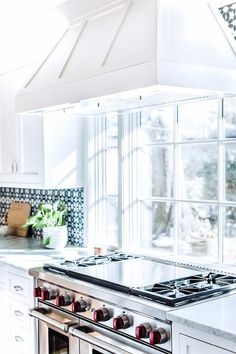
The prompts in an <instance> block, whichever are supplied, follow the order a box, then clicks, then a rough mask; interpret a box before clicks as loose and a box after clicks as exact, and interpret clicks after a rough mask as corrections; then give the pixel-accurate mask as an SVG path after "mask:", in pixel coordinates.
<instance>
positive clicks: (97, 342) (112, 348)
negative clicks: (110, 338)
mask: <svg viewBox="0 0 236 354" xmlns="http://www.w3.org/2000/svg"><path fill="white" fill-rule="evenodd" d="M81 328H82V329H84V328H85V326H81ZM88 329H89V328H88ZM69 333H70V334H72V336H74V337H76V338H78V339H81V340H83V341H85V342H87V343H90V344H92V345H94V346H96V347H99V348H101V349H104V350H106V351H108V352H109V353H114V352H115V353H116V354H131V352H127V351H126V350H123V349H121V348H120V347H118V345H121V343H119V344H117V345H116V342H115V343H114V344H110V343H107V342H106V341H104V340H103V339H100V338H98V337H94V336H91V335H89V334H88V333H86V332H84V331H82V330H80V327H79V326H76V327H71V328H70V329H69Z"/></svg>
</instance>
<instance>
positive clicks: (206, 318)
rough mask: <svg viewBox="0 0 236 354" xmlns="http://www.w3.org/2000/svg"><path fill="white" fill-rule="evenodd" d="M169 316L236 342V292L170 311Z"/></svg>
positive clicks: (179, 321)
mask: <svg viewBox="0 0 236 354" xmlns="http://www.w3.org/2000/svg"><path fill="white" fill-rule="evenodd" d="M167 318H168V320H170V321H172V322H176V323H179V324H181V325H184V326H187V327H191V328H194V329H196V330H200V331H203V332H205V333H208V334H211V335H215V336H220V337H221V338H224V339H226V340H230V341H233V342H235V343H236V293H234V294H232V293H231V294H227V295H226V296H223V297H221V298H217V299H210V300H207V301H204V302H201V303H196V304H192V305H188V306H186V307H184V308H182V309H178V310H173V311H170V312H169V313H168V314H167Z"/></svg>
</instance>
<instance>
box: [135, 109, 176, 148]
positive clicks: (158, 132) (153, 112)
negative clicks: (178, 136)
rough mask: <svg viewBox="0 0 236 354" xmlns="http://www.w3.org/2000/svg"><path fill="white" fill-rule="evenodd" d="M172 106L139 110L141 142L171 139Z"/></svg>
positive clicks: (147, 142)
mask: <svg viewBox="0 0 236 354" xmlns="http://www.w3.org/2000/svg"><path fill="white" fill-rule="evenodd" d="M173 118H174V107H162V108H150V110H143V111H142V112H141V144H149V143H153V142H161V141H173Z"/></svg>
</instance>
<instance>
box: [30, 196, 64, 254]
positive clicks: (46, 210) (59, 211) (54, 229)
mask: <svg viewBox="0 0 236 354" xmlns="http://www.w3.org/2000/svg"><path fill="white" fill-rule="evenodd" d="M66 216H67V206H66V204H65V203H64V202H61V201H57V202H55V203H54V204H46V203H45V204H44V203H41V204H39V206H38V210H37V212H36V213H35V214H34V215H32V216H30V217H29V218H28V220H27V222H26V224H25V226H32V228H35V229H42V230H43V245H44V246H45V247H47V248H55V249H62V248H64V247H65V245H66V244H67V226H66Z"/></svg>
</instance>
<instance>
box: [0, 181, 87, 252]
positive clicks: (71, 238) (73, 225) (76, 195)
mask: <svg viewBox="0 0 236 354" xmlns="http://www.w3.org/2000/svg"><path fill="white" fill-rule="evenodd" d="M57 200H61V201H64V202H65V203H66V204H67V207H68V217H67V228H68V243H69V244H70V245H76V246H78V247H82V246H84V239H83V231H84V189H83V188H76V189H47V190H45V189H28V188H5V187H0V217H1V223H2V222H3V218H4V215H5V212H6V210H7V209H8V208H9V206H10V204H11V202H13V201H14V202H26V203H30V204H31V206H32V213H35V212H36V210H37V207H38V205H39V204H40V203H42V202H43V203H54V202H55V201H57ZM32 237H33V238H41V237H42V231H41V230H32Z"/></svg>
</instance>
